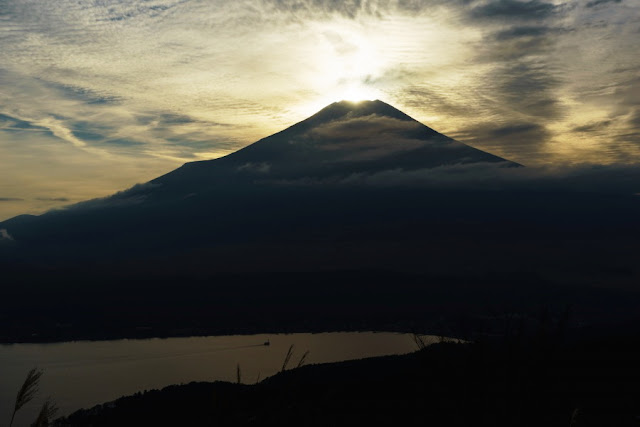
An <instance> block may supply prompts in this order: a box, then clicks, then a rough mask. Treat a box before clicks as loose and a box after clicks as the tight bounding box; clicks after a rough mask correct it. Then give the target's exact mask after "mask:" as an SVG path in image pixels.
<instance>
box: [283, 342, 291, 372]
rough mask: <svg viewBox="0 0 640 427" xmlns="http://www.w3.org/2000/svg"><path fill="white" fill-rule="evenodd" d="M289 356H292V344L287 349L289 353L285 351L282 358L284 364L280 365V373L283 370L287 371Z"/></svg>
mask: <svg viewBox="0 0 640 427" xmlns="http://www.w3.org/2000/svg"><path fill="white" fill-rule="evenodd" d="M291 356H293V344H291V347H289V351H287V355H286V356H285V357H284V363H283V364H282V369H281V370H280V372H284V371H285V369H287V365H288V364H289V361H290V360H291Z"/></svg>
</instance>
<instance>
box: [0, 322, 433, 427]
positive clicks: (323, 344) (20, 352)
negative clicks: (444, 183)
mask: <svg viewBox="0 0 640 427" xmlns="http://www.w3.org/2000/svg"><path fill="white" fill-rule="evenodd" d="M427 340H431V341H433V342H435V341H436V337H427ZM266 341H269V342H270V345H269V346H265V345H264V342H266ZM292 344H293V345H294V354H293V357H292V359H291V362H290V365H289V366H290V367H291V366H296V365H297V364H298V362H299V360H300V357H301V356H302V355H303V354H304V352H306V351H309V354H308V356H307V358H306V363H305V364H314V363H327V362H336V361H341V360H350V359H360V358H364V357H373V356H382V355H390V354H404V353H409V352H412V351H414V350H416V345H415V344H414V342H413V339H412V337H411V335H410V334H397V333H387V332H333V333H322V334H272V335H233V336H220V337H191V338H167V339H160V338H157V339H147V340H116V341H79V342H65V343H54V344H10V345H0V425H5V423H6V424H7V425H8V423H9V420H10V418H11V412H12V410H13V404H14V402H15V397H16V393H17V391H18V389H19V388H20V386H21V385H22V383H23V381H24V379H25V377H26V374H27V372H28V371H29V370H30V369H31V368H34V367H38V368H39V369H42V370H43V371H44V375H43V376H42V378H41V381H40V394H39V397H38V398H37V399H34V401H33V402H32V403H31V404H29V405H28V406H25V407H24V408H23V409H22V410H21V411H20V412H18V415H16V421H15V422H14V426H28V425H30V423H31V422H33V419H34V418H35V414H37V411H38V410H39V407H40V405H41V404H42V402H43V400H44V399H45V398H46V396H52V397H53V398H54V400H55V401H56V403H57V404H58V407H59V408H60V412H59V415H68V414H69V413H71V412H73V411H75V410H77V409H80V408H89V407H91V406H94V405H97V404H99V403H104V402H108V401H111V400H115V399H116V398H118V397H120V396H123V395H129V394H133V393H135V392H138V391H144V390H151V389H158V388H162V387H165V386H168V385H171V384H180V383H189V382H191V381H216V380H222V381H236V367H237V365H238V364H239V365H240V369H241V374H242V382H243V383H255V382H256V380H257V379H258V376H259V377H260V378H261V379H264V378H265V377H268V376H271V375H273V374H275V373H277V372H278V371H279V370H280V369H281V367H282V363H283V361H284V358H285V355H286V353H287V350H288V349H289V346H290V345H292Z"/></svg>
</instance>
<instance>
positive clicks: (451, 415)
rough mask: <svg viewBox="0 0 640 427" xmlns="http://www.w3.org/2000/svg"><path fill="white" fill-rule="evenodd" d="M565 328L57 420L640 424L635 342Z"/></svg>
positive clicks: (176, 391) (203, 389)
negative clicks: (566, 333) (578, 334)
mask: <svg viewBox="0 0 640 427" xmlns="http://www.w3.org/2000/svg"><path fill="white" fill-rule="evenodd" d="M547 326H551V325H547ZM556 326H557V325H556ZM558 332H559V330H558V329H555V328H551V329H549V330H547V331H546V332H544V331H543V330H539V331H538V332H537V333H536V334H535V335H532V336H528V337H524V336H522V335H518V334H514V335H510V336H508V337H506V338H504V339H501V340H498V341H494V342H489V341H484V342H479V343H475V344H453V343H446V342H445V343H440V344H434V345H432V346H429V347H426V348H424V349H423V350H421V351H418V352H416V353H412V354H408V355H404V356H389V357H380V358H371V359H363V360H358V361H349V362H342V363H335V364H325V365H310V366H304V367H302V368H297V369H294V370H290V371H285V372H282V373H280V374H277V375H275V376H273V377H271V378H267V379H265V380H263V381H262V382H260V383H258V384H255V385H243V384H231V383H223V382H215V383H190V384H187V385H175V386H170V387H167V388H164V389H162V390H152V391H145V392H144V393H137V394H136V395H133V396H129V397H123V398H120V399H118V400H116V401H114V402H111V403H108V404H104V405H99V406H97V407H94V408H92V409H89V410H80V411H77V412H75V413H74V414H72V415H70V416H69V417H67V418H66V419H61V420H58V422H57V424H55V425H58V426H88V425H91V426H95V427H98V426H140V425H180V426H207V425H211V426H273V425H277V426H357V425H362V426H367V425H390V426H391V425H433V426H465V427H466V426H493V427H497V426H505V427H507V426H509V427H511V426H515V425H518V426H532V427H533V426H536V427H538V426H546V427H553V426H558V427H560V426H562V427H567V426H571V427H583V426H605V425H606V426H609V427H617V426H637V425H638V416H639V415H640V390H639V389H638V383H639V381H640V366H639V365H638V364H637V363H636V361H637V360H638V357H640V347H639V346H638V344H639V343H638V342H624V343H620V342H618V343H616V344H613V343H611V342H593V341H591V342H588V343H585V342H582V343H573V344H567V343H563V342H562V338H561V337H560V336H559V335H558Z"/></svg>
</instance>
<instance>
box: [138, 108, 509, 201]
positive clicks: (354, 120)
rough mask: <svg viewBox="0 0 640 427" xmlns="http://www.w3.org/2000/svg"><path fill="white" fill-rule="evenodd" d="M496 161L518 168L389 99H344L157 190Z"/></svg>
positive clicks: (183, 172)
mask: <svg viewBox="0 0 640 427" xmlns="http://www.w3.org/2000/svg"><path fill="white" fill-rule="evenodd" d="M470 163H493V164H500V165H503V166H505V167H509V166H519V165H517V164H516V163H514V162H509V161H507V160H505V159H503V158H500V157H498V156H495V155H492V154H489V153H486V152H483V151H481V150H478V149H475V148H472V147H470V146H468V145H465V144H462V143H460V142H458V141H455V140H454V139H451V138H449V137H447V136H445V135H442V134H440V133H438V132H436V131H434V130H433V129H431V128H429V127H427V126H425V125H423V124H422V123H420V122H418V121H416V120H414V119H412V118H411V117H409V116H408V115H406V114H404V113H403V112H401V111H400V110H398V109H396V108H394V107H392V106H391V105H389V104H386V103H384V102H382V101H379V100H376V101H361V102H350V101H341V102H335V103H333V104H330V105H328V106H327V107H325V108H323V109H322V110H320V111H319V112H318V113H316V114H314V115H313V116H311V117H309V118H308V119H306V120H303V121H301V122H299V123H297V124H295V125H293V126H291V127H289V128H287V129H285V130H283V131H281V132H278V133H276V134H274V135H271V136H269V137H266V138H264V139H261V140H259V141H257V142H255V143H253V144H251V145H249V146H247V147H245V148H243V149H240V150H238V151H236V152H234V153H232V154H229V155H227V156H224V157H221V158H218V159H214V160H205V161H198V162H191V163H186V164H185V165H183V166H182V167H180V168H178V169H176V170H175V171H172V172H170V173H168V174H166V175H163V176H161V177H159V178H156V179H154V180H152V181H151V183H150V184H151V186H154V185H155V186H156V187H155V188H154V190H153V191H150V193H153V194H154V196H158V197H161V196H168V195H174V196H176V195H177V196H185V195H188V194H194V193H195V192H197V191H210V190H211V189H213V188H217V187H220V186H229V185H233V184H236V185H237V184H246V183H256V182H261V183H269V182H272V183H273V182H278V183H280V184H282V183H295V182H296V181H298V180H302V179H306V180H309V179H313V180H320V181H322V180H330V179H332V180H333V181H335V180H337V179H340V178H344V177H347V176H349V175H353V174H373V173H377V172H381V171H385V170H403V171H411V170H419V169H427V168H434V167H438V166H444V165H454V164H470Z"/></svg>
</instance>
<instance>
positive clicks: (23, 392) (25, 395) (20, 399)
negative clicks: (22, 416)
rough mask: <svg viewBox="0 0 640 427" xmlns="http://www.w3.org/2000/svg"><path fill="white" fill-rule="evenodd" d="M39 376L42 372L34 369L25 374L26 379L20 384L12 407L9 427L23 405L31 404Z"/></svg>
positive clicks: (36, 389)
mask: <svg viewBox="0 0 640 427" xmlns="http://www.w3.org/2000/svg"><path fill="white" fill-rule="evenodd" d="M41 376H42V371H39V370H38V369H36V368H33V369H32V370H30V371H29V373H28V374H27V378H26V379H25V380H24V383H23V384H22V387H20V390H19V391H18V395H17V396H16V404H15V406H14V407H13V414H12V415H11V422H10V423H9V427H11V426H12V425H13V419H14V418H15V417H16V412H18V411H19V410H20V408H22V407H23V406H24V405H26V404H27V403H29V402H31V400H33V398H34V397H35V395H36V394H37V393H38V383H39V382H40V377H41Z"/></svg>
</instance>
